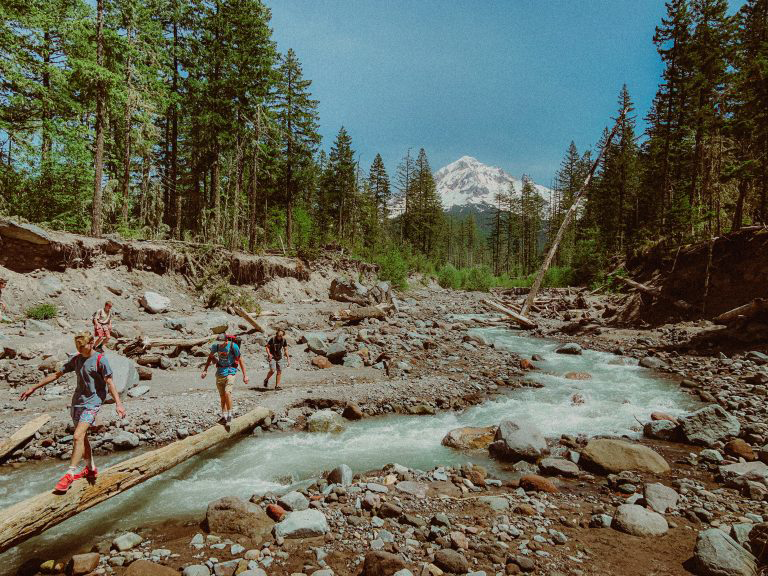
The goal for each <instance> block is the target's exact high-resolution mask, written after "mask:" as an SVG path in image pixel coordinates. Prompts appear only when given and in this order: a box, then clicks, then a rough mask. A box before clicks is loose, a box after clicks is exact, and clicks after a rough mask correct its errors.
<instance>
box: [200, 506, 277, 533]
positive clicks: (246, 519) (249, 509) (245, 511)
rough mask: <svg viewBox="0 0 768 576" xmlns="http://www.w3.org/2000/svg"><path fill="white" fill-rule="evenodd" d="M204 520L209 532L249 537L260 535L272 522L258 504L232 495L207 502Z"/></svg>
mask: <svg viewBox="0 0 768 576" xmlns="http://www.w3.org/2000/svg"><path fill="white" fill-rule="evenodd" d="M205 520H206V523H207V524H208V530H210V531H211V532H214V533H217V534H218V533H220V534H240V535H242V536H247V537H249V538H258V537H260V536H261V535H262V534H264V533H265V531H267V530H268V529H269V526H270V525H271V524H272V520H270V519H269V518H268V517H267V514H266V512H265V511H264V510H262V509H261V507H260V506H257V505H256V504H252V503H251V502H246V501H244V500H241V499H240V498H236V497H234V496H225V497H224V498H220V499H218V500H214V501H213V502H211V503H210V504H208V509H207V511H206V514H205Z"/></svg>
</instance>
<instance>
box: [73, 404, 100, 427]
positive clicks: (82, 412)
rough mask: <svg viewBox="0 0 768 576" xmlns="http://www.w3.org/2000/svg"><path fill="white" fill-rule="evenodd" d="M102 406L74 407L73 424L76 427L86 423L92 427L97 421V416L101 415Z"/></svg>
mask: <svg viewBox="0 0 768 576" xmlns="http://www.w3.org/2000/svg"><path fill="white" fill-rule="evenodd" d="M99 408H101V406H96V407H95V408H93V407H88V406H72V407H71V408H70V411H71V413H72V422H73V423H74V424H75V426H77V425H78V423H80V422H85V423H86V424H88V425H89V426H92V425H93V423H94V421H95V420H96V415H97V414H98V413H99Z"/></svg>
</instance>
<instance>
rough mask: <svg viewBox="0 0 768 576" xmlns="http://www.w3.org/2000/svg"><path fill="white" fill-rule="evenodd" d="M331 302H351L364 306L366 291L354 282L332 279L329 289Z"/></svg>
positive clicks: (366, 298)
mask: <svg viewBox="0 0 768 576" xmlns="http://www.w3.org/2000/svg"><path fill="white" fill-rule="evenodd" d="M330 297H331V300H336V301H338V302H353V303H355V304H360V305H361V306H365V305H366V304H368V289H367V288H366V287H365V286H363V285H362V284H360V282H357V281H355V280H350V279H346V278H344V279H342V278H334V279H333V281H332V282H331V289H330Z"/></svg>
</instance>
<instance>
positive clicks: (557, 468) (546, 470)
mask: <svg viewBox="0 0 768 576" xmlns="http://www.w3.org/2000/svg"><path fill="white" fill-rule="evenodd" d="M539 468H540V469H541V472H542V473H543V474H549V475H552V476H557V475H560V476H569V477H576V476H578V475H579V467H578V466H577V465H576V464H574V463H573V462H571V461H570V460H566V459H565V458H543V459H542V460H541V462H539Z"/></svg>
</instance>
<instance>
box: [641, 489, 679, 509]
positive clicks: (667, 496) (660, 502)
mask: <svg viewBox="0 0 768 576" xmlns="http://www.w3.org/2000/svg"><path fill="white" fill-rule="evenodd" d="M643 498H645V502H646V504H647V505H648V506H650V507H651V508H652V509H653V510H655V511H656V512H658V513H659V514H665V513H666V512H667V510H670V509H672V508H675V507H676V506H677V499H678V494H677V492H675V490H674V489H672V488H670V487H669V486H665V485H664V484H661V483H659V482H655V483H653V484H646V485H645V488H644V489H643Z"/></svg>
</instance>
